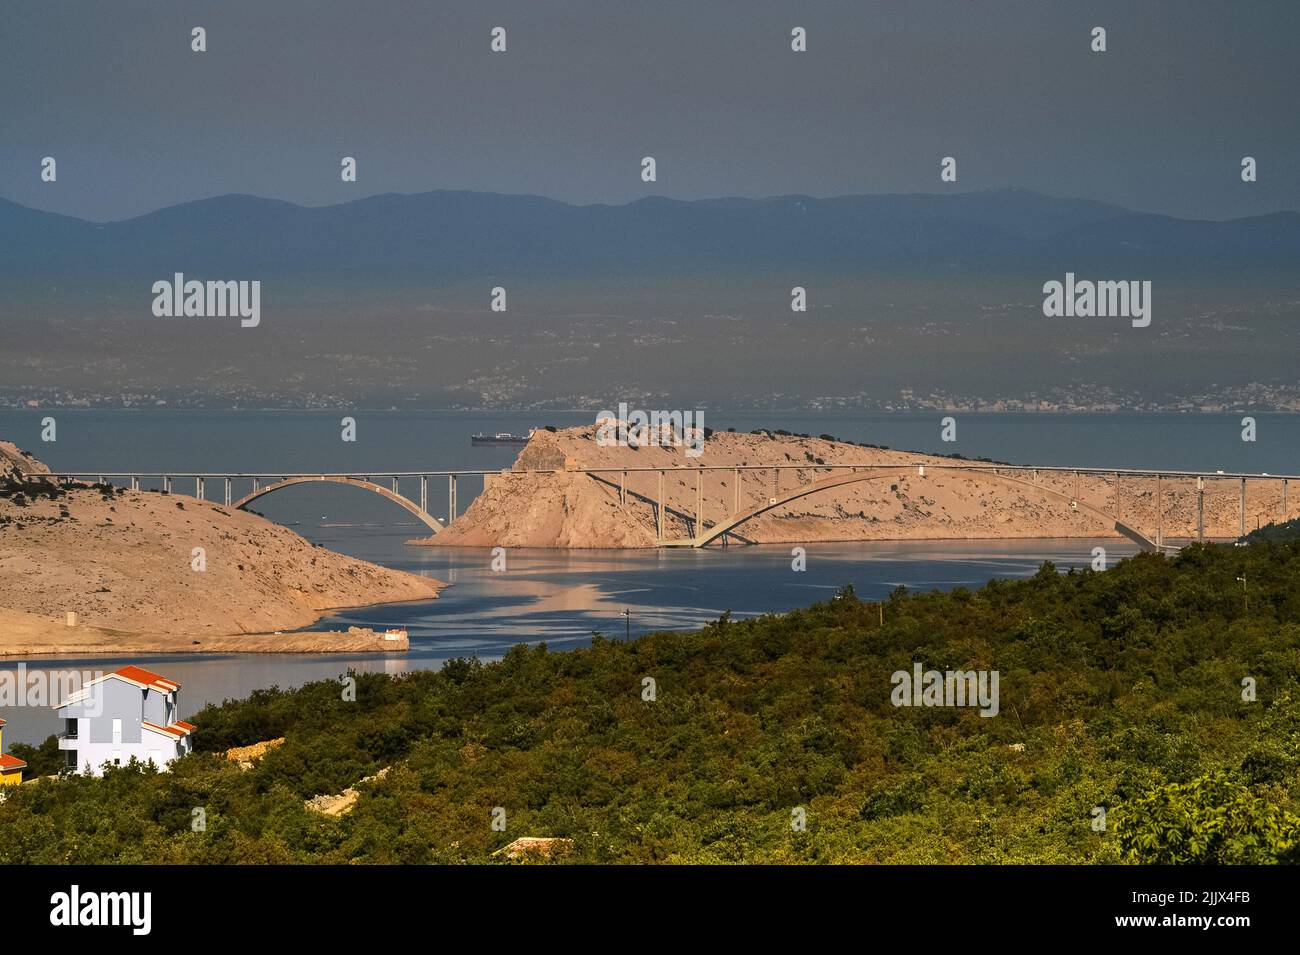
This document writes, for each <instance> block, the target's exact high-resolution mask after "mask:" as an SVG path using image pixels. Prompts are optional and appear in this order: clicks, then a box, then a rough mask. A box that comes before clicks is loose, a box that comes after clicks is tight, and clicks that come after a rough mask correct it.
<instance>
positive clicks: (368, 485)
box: [232, 474, 442, 534]
mask: <svg viewBox="0 0 1300 955" xmlns="http://www.w3.org/2000/svg"><path fill="white" fill-rule="evenodd" d="M319 483H325V484H351V485H353V486H354V487H359V488H364V489H365V490H367V491H374V492H375V493H376V494H379V495H381V496H383V497H386V498H388V499H389V500H390V501H392V502H393V503H394V504H397V505H399V506H401V507H403V508H405V509H406V510H407V511H409V512H410V513H412V514H414V515H415V516H416V517H418V518H419V519H420V521H421V523H423V524H424V525H425V526H426V527H428V528H429V529H430V530H431V531H433V533H435V534H437V533H438V532H439V531H441V530H442V524H440V523H439V522H438V521H437V519H435V518H434V516H433V515H432V514H430V513H428V512H427V511H422V510H420V506H419V505H418V504H416V503H415V502H414V501H409V500H407V499H406V498H404V497H402V495H400V494H398V493H397V492H396V491H393V490H390V489H389V488H386V487H384V486H383V485H382V484H376V483H375V482H374V481H364V480H362V479H361V478H354V477H342V476H339V475H334V474H308V475H303V476H301V477H291V478H285V479H284V480H283V481H277V482H276V483H274V484H268V485H266V487H259V488H258V489H257V490H255V491H253V492H252V493H251V494H246V495H244V496H243V497H241V498H240V499H239V500H238V501H236V502H235V503H234V504H233V505H232V506H233V507H236V508H239V509H240V510H243V509H244V508H246V507H247V506H248V505H249V504H251V503H253V502H254V501H256V500H257V499H258V498H259V497H265V496H266V495H268V494H270V493H271V492H272V491H278V490H280V489H281V488H286V487H290V486H292V485H294V484H319Z"/></svg>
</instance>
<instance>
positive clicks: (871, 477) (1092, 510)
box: [686, 465, 1157, 551]
mask: <svg viewBox="0 0 1300 955" xmlns="http://www.w3.org/2000/svg"><path fill="white" fill-rule="evenodd" d="M945 470H947V469H945ZM957 470H960V471H961V473H962V474H964V475H966V476H968V477H972V478H975V479H976V480H985V481H993V482H996V483H1002V484H1017V485H1020V486H1022V487H1026V488H1030V489H1032V490H1034V491H1037V492H1039V493H1041V494H1046V495H1048V496H1049V497H1054V498H1057V499H1059V500H1063V501H1066V502H1067V503H1070V504H1072V505H1074V506H1076V507H1077V508H1078V509H1079V510H1081V511H1085V512H1087V513H1089V514H1092V515H1093V516H1095V517H1099V518H1101V519H1102V520H1103V521H1104V522H1106V523H1111V524H1113V525H1114V529H1115V531H1116V532H1118V533H1120V534H1123V535H1124V536H1125V537H1127V538H1129V539H1130V540H1132V541H1134V542H1135V543H1137V544H1138V546H1140V547H1141V548H1142V549H1143V550H1149V551H1154V550H1156V549H1157V548H1156V545H1155V542H1154V541H1152V540H1151V539H1150V538H1148V537H1147V536H1146V535H1144V534H1142V533H1141V532H1140V531H1138V530H1135V529H1134V528H1132V527H1129V526H1128V525H1127V524H1123V523H1121V522H1119V521H1117V520H1115V518H1114V516H1113V515H1111V514H1107V513H1106V512H1105V511H1104V510H1102V509H1101V508H1099V507H1096V506H1094V505H1092V504H1086V503H1084V502H1083V501H1081V500H1079V499H1077V498H1075V497H1072V496H1071V495H1069V494H1066V493H1064V492H1062V491H1058V490H1056V489H1055V488H1050V487H1044V486H1043V485H1041V484H1035V483H1033V482H1031V481H1025V480H1022V479H1020V478H1014V477H1008V476H1007V475H1005V474H1000V473H998V472H997V470H996V469H994V468H982V467H972V468H961V469H957ZM916 474H917V468H916V466H915V465H908V466H905V467H898V468H890V469H888V470H881V469H873V470H871V471H853V472H850V473H848V474H840V475H832V476H831V477H827V478H822V480H820V481H814V482H812V483H811V484H805V485H803V486H802V487H798V488H795V489H794V490H792V491H788V492H786V493H784V494H780V495H778V496H777V497H774V498H768V499H766V500H765V501H764V502H763V503H761V504H758V505H756V506H755V507H751V508H750V509H749V510H747V511H742V512H740V513H739V514H735V515H733V516H732V517H730V518H728V519H727V520H725V521H722V522H721V523H718V524H715V525H713V526H712V527H710V528H708V529H707V530H703V531H701V532H700V533H698V534H696V536H695V537H694V538H692V539H691V540H690V541H689V542H686V543H689V546H691V547H704V546H706V545H708V544H711V543H713V542H714V541H715V540H717V539H718V538H720V537H722V535H724V534H726V533H728V532H730V531H731V530H732V529H734V528H736V527H739V526H740V525H741V524H744V523H746V522H748V521H751V520H753V519H754V518H755V517H758V516H759V515H760V514H764V513H766V512H767V511H770V510H773V509H774V508H778V507H781V506H782V505H784V504H789V503H790V502H791V501H797V500H798V499H799V498H801V497H807V496H808V495H810V494H817V493H819V492H821V491H827V490H830V489H832V488H837V487H843V486H845V485H847V484H857V483H860V482H863V481H876V480H884V479H887V478H891V477H894V478H896V477H906V476H908V475H916Z"/></svg>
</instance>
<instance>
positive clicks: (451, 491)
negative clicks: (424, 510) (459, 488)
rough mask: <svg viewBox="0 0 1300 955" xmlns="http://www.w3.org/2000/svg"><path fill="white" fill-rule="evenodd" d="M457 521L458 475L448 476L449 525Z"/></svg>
mask: <svg viewBox="0 0 1300 955" xmlns="http://www.w3.org/2000/svg"><path fill="white" fill-rule="evenodd" d="M455 519H456V475H454V474H448V475H447V523H448V524H450V523H451V522H452V521H454V520H455Z"/></svg>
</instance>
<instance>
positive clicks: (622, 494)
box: [618, 468, 627, 507]
mask: <svg viewBox="0 0 1300 955" xmlns="http://www.w3.org/2000/svg"><path fill="white" fill-rule="evenodd" d="M618 503H619V506H620V507H626V506H627V468H624V469H623V473H622V475H620V477H619V479H618Z"/></svg>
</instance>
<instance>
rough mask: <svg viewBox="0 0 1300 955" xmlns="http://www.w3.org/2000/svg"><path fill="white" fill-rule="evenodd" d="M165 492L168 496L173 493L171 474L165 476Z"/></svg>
mask: <svg viewBox="0 0 1300 955" xmlns="http://www.w3.org/2000/svg"><path fill="white" fill-rule="evenodd" d="M163 491H164V492H165V493H167V494H170V493H171V492H172V476H171V475H170V474H164V475H163Z"/></svg>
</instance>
